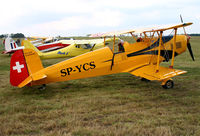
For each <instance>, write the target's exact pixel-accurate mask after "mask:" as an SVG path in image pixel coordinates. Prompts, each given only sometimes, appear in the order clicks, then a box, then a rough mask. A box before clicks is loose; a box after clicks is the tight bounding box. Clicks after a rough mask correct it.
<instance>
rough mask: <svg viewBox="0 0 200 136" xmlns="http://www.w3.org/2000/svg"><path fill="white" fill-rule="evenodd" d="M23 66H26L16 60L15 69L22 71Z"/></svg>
mask: <svg viewBox="0 0 200 136" xmlns="http://www.w3.org/2000/svg"><path fill="white" fill-rule="evenodd" d="M22 68H24V65H23V64H22V65H20V64H19V61H17V62H16V66H14V67H13V70H17V73H21V72H22V70H21V69H22Z"/></svg>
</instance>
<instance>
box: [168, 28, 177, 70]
mask: <svg viewBox="0 0 200 136" xmlns="http://www.w3.org/2000/svg"><path fill="white" fill-rule="evenodd" d="M174 30H175V31H174V32H175V34H174V43H173V53H172V62H171V66H169V68H173V66H174V57H175V50H176V35H177V28H175V29H174Z"/></svg>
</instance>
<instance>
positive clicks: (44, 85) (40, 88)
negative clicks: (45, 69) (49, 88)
mask: <svg viewBox="0 0 200 136" xmlns="http://www.w3.org/2000/svg"><path fill="white" fill-rule="evenodd" d="M38 89H39V90H40V91H43V90H45V89H46V84H43V85H42V86H41V87H39V88H38Z"/></svg>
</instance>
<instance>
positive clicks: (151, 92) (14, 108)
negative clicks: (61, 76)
mask: <svg viewBox="0 0 200 136" xmlns="http://www.w3.org/2000/svg"><path fill="white" fill-rule="evenodd" d="M191 44H192V47H193V51H194V54H195V58H196V61H195V62H192V61H191V58H190V56H189V54H188V52H186V53H184V54H182V55H180V56H178V57H177V58H176V62H175V68H179V69H183V70H187V71H188V73H187V74H184V75H181V76H177V77H175V78H174V82H175V87H174V89H171V90H164V89H162V87H161V86H160V85H159V83H158V82H141V81H140V80H139V79H138V78H136V77H134V76H132V75H130V74H127V73H124V74H114V75H107V76H101V77H94V78H87V79H80V80H72V81H68V82H60V83H53V84H49V85H47V88H46V90H44V91H40V90H38V89H37V87H25V88H21V89H20V88H16V87H12V86H11V85H10V84H9V61H10V57H9V56H8V55H2V54H1V55H0V135H2V136H6V135H11V136H17V135H27V136H29V135H46V136H47V135H48V136H51V135H52V136H55V135H73V136H102V135H106V136H107V135H108V136H113V135H116V136H124V135H131V136H132V135H134V136H135V135H136V136H137V135H138V136H141V135H148V136H174V135H184V136H185V135H194V136H199V135H200V114H199V113H200V108H199V107H200V82H199V81H200V53H199V51H200V46H199V44H200V37H192V39H191ZM0 49H1V50H2V46H0ZM62 60H63V59H59V60H56V59H51V60H45V61H43V63H44V65H45V66H48V65H51V64H54V63H56V62H58V61H62ZM165 65H166V64H165Z"/></svg>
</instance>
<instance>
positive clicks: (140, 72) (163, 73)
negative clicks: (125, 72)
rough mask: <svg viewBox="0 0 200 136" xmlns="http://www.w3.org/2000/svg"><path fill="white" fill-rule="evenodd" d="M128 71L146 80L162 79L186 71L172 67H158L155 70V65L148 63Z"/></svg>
mask: <svg viewBox="0 0 200 136" xmlns="http://www.w3.org/2000/svg"><path fill="white" fill-rule="evenodd" d="M129 73H131V74H133V75H135V76H139V77H143V78H146V79H148V80H158V81H161V80H164V79H167V78H171V77H174V76H177V75H180V74H184V73H186V71H183V70H178V69H172V68H166V67H161V66H160V67H159V71H158V72H156V66H155V65H148V66H143V67H141V68H138V69H135V70H132V71H129Z"/></svg>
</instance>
